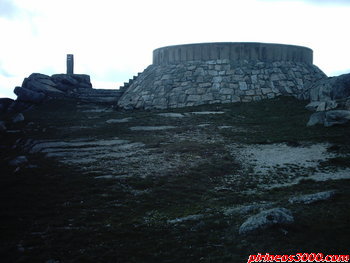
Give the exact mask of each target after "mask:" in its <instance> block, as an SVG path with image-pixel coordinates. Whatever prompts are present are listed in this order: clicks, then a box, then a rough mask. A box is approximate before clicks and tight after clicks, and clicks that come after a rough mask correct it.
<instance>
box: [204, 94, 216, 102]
mask: <svg viewBox="0 0 350 263" xmlns="http://www.w3.org/2000/svg"><path fill="white" fill-rule="evenodd" d="M213 99H214V97H213V94H212V93H207V94H204V95H202V101H210V100H213Z"/></svg>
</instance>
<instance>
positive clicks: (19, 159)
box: [9, 155, 28, 166]
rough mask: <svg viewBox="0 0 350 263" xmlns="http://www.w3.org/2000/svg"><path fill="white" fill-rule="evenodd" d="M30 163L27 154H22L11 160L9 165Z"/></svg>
mask: <svg viewBox="0 0 350 263" xmlns="http://www.w3.org/2000/svg"><path fill="white" fill-rule="evenodd" d="M26 163H28V159H27V157H26V156H24V155H21V156H17V157H16V158H15V159H13V160H11V161H10V162H9V165H11V166H21V165H24V164H26Z"/></svg>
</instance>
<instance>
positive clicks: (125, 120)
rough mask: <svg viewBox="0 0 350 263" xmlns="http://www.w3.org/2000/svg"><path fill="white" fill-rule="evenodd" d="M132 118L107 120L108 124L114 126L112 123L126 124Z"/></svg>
mask: <svg viewBox="0 0 350 263" xmlns="http://www.w3.org/2000/svg"><path fill="white" fill-rule="evenodd" d="M131 119H132V118H123V119H110V120H107V121H106V123H109V124H112V123H125V122H129V121H130V120H131Z"/></svg>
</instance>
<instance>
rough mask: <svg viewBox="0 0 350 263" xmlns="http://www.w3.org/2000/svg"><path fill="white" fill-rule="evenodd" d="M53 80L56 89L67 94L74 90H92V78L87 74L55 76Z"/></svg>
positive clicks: (52, 77)
mask: <svg viewBox="0 0 350 263" xmlns="http://www.w3.org/2000/svg"><path fill="white" fill-rule="evenodd" d="M51 80H52V81H53V82H54V83H55V84H56V88H57V89H59V90H61V91H64V92H67V91H71V90H74V89H81V88H84V89H92V85H91V81H90V76H89V75H85V74H72V75H68V74H55V75H52V76H51Z"/></svg>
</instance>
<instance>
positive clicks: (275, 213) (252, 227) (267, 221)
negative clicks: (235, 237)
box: [239, 207, 294, 235]
mask: <svg viewBox="0 0 350 263" xmlns="http://www.w3.org/2000/svg"><path fill="white" fill-rule="evenodd" d="M293 222H294V217H293V215H292V212H291V211H290V210H288V209H286V208H280V207H278V208H272V209H269V210H266V211H262V212H260V213H259V214H256V215H254V216H251V217H249V218H248V219H247V220H246V221H245V222H244V223H243V224H242V225H241V226H240V228H239V234H241V235H242V234H250V233H254V232H257V231H260V230H264V229H266V228H269V227H272V226H275V225H289V224H292V223H293Z"/></svg>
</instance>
